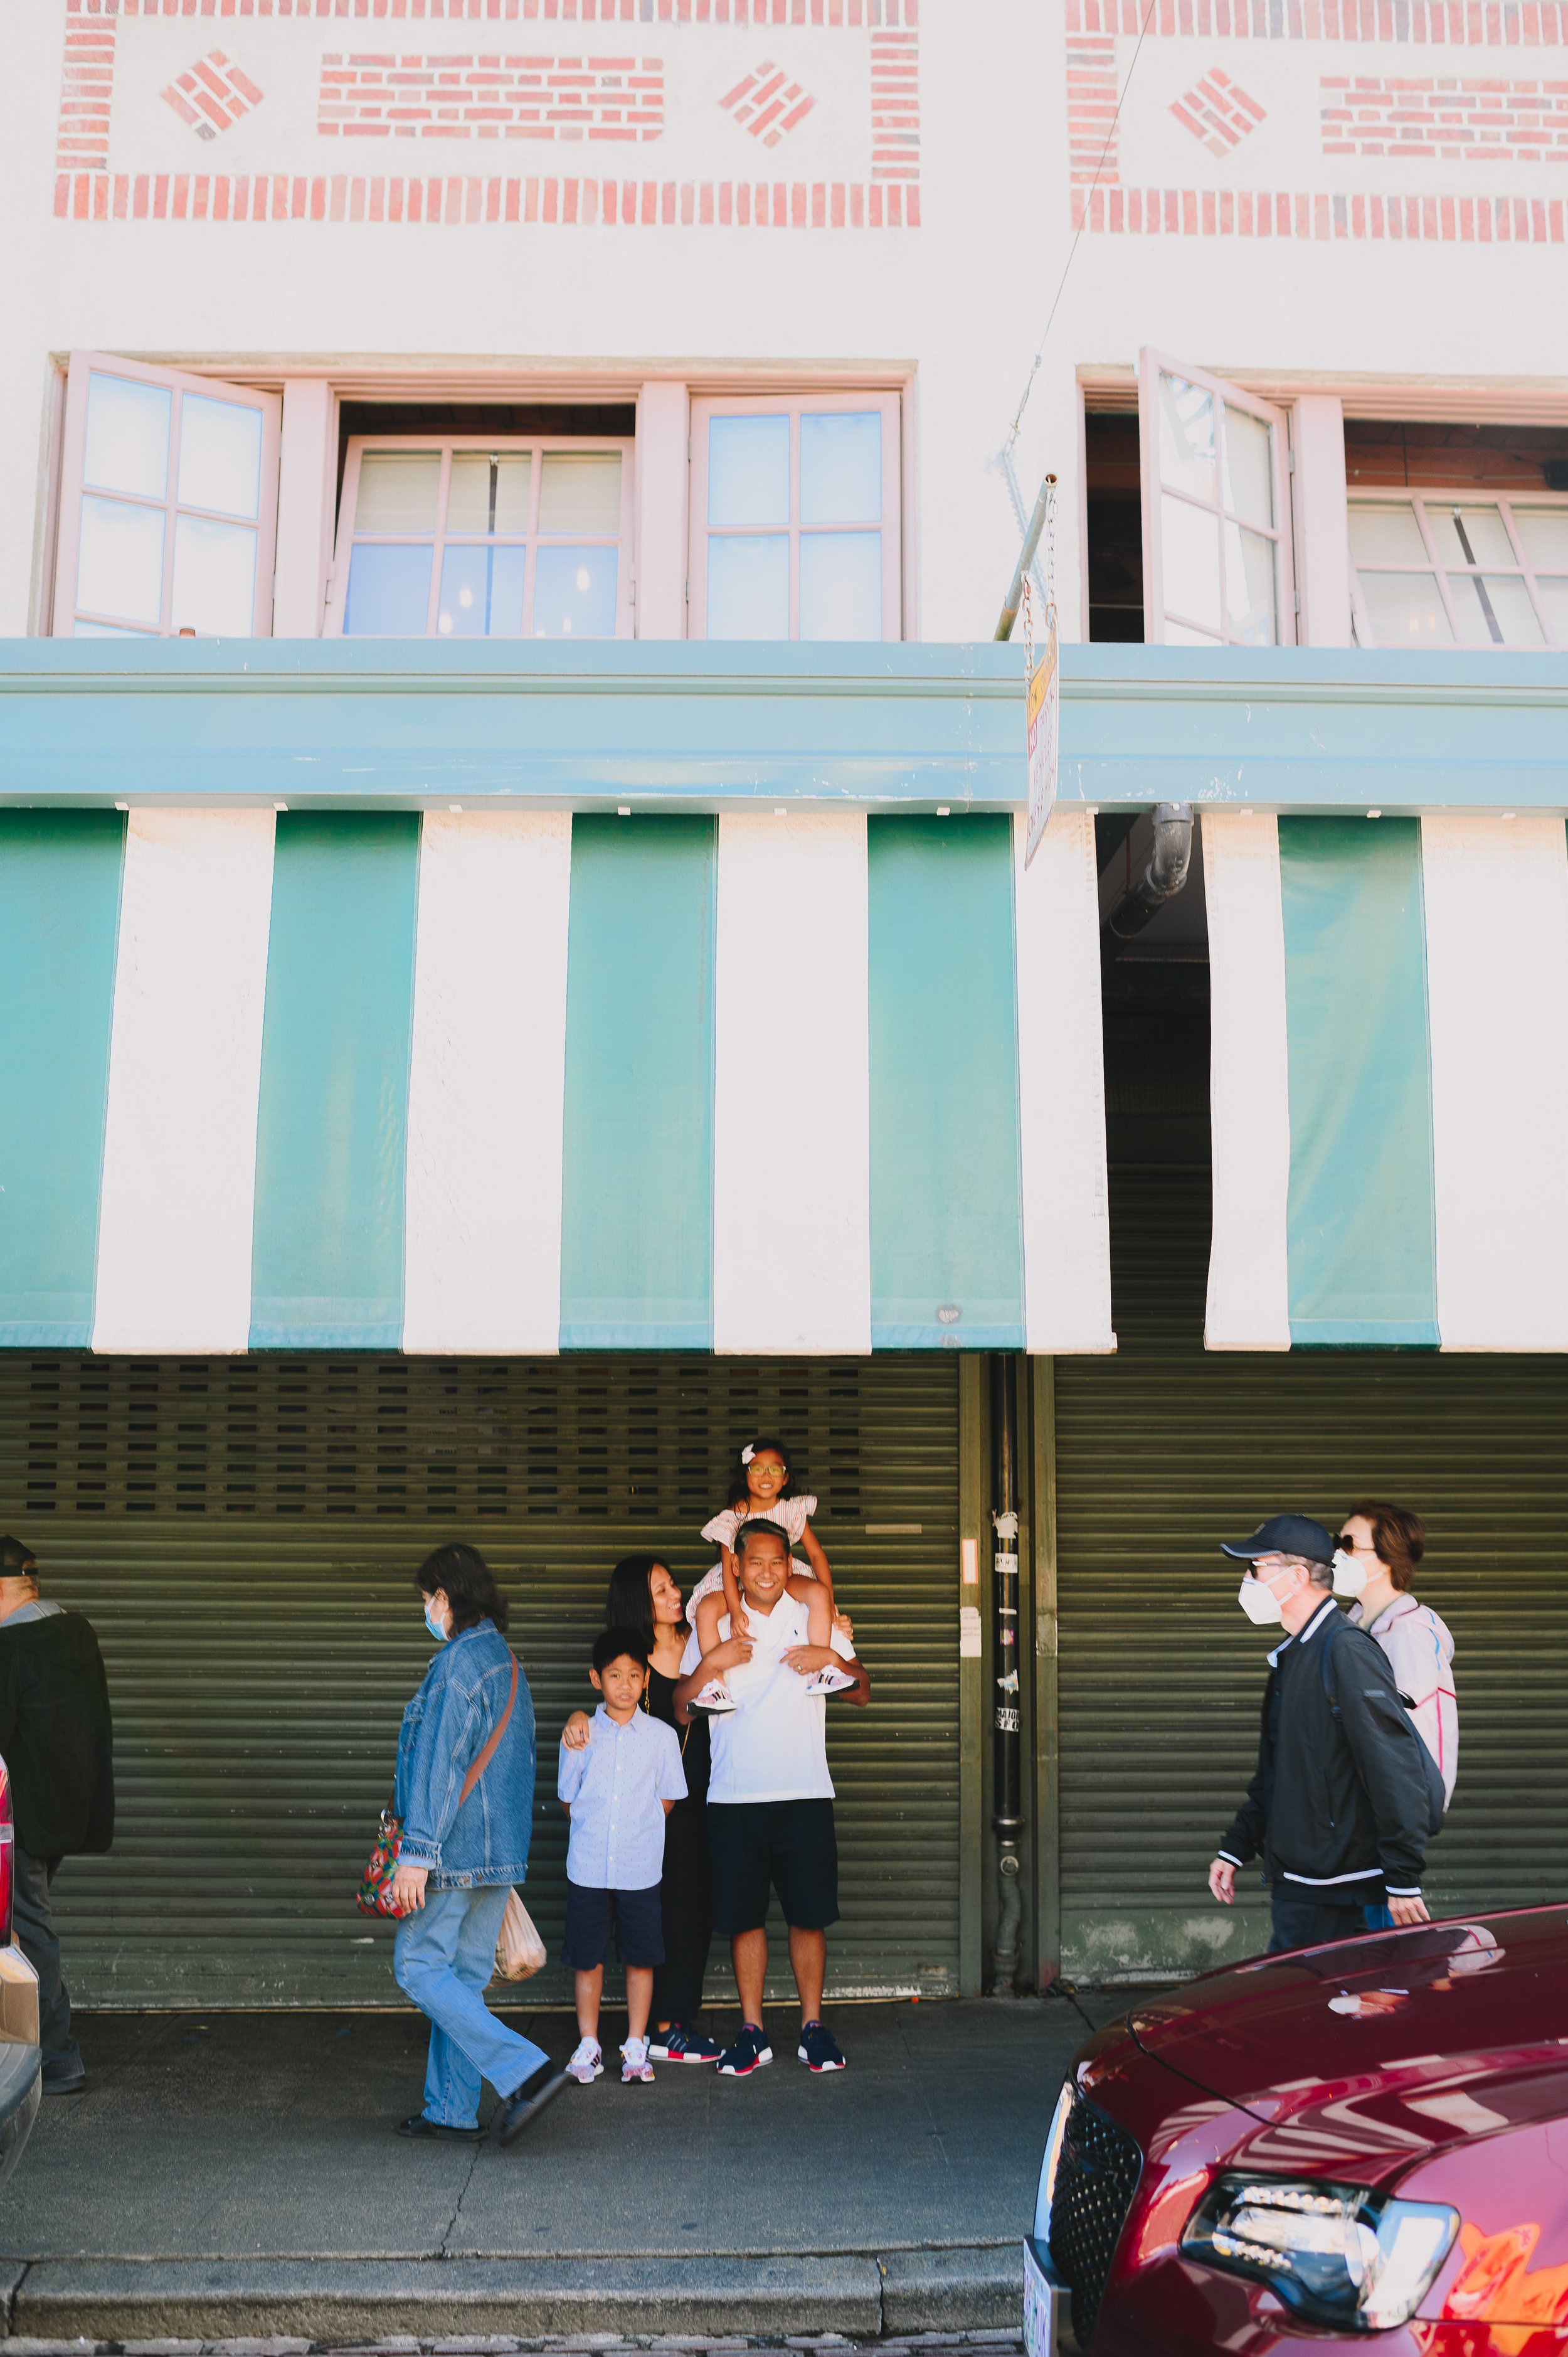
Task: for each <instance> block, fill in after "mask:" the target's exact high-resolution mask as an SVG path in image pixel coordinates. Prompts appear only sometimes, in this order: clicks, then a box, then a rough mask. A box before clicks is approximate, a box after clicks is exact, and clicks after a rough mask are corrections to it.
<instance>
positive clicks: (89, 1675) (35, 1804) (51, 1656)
mask: <svg viewBox="0 0 1568 2357" xmlns="http://www.w3.org/2000/svg"><path fill="white" fill-rule="evenodd" d="M0 1758H3V1759H4V1760H5V1765H6V1767H7V1769H8V1770H10V1775H11V1806H12V1811H13V1813H14V1815H15V1817H16V1838H17V1840H18V1841H19V1842H20V1843H21V1845H22V1847H23V1848H24V1849H25V1850H27V1851H28V1852H30V1854H31V1855H32V1856H33V1857H48V1858H56V1857H73V1856H74V1855H75V1854H76V1853H77V1852H78V1851H80V1850H102V1849H107V1848H108V1847H109V1845H110V1843H111V1842H112V1841H113V1838H114V1760H113V1725H112V1722H111V1719H110V1715H109V1681H108V1680H107V1678H106V1677H105V1676H104V1674H103V1660H102V1654H101V1653H100V1652H99V1651H98V1640H97V1638H96V1637H95V1636H94V1635H93V1633H92V1624H91V1621H90V1620H84V1619H83V1618H82V1616H81V1613H80V1612H51V1613H48V1615H47V1616H46V1617H45V1618H44V1619H43V1620H23V1621H21V1622H3V1621H0Z"/></svg>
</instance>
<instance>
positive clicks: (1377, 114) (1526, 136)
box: [1319, 74, 1568, 164]
mask: <svg viewBox="0 0 1568 2357" xmlns="http://www.w3.org/2000/svg"><path fill="white" fill-rule="evenodd" d="M1319 88H1320V90H1321V91H1322V94H1323V152H1324V154H1325V155H1326V156H1442V157H1443V158H1444V159H1445V160H1446V161H1448V162H1461V163H1468V164H1498V163H1509V164H1540V163H1542V162H1545V163H1552V164H1568V81H1545V82H1541V81H1502V80H1500V79H1499V80H1487V81H1456V80H1455V81H1449V80H1444V81H1434V80H1432V79H1431V78H1427V79H1426V80H1417V79H1415V78H1414V77H1409V78H1407V77H1405V76H1401V77H1400V78H1399V79H1398V80H1397V81H1394V80H1388V81H1384V80H1380V79H1379V78H1377V77H1375V76H1371V75H1366V76H1363V75H1357V76H1356V77H1355V78H1354V79H1352V78H1350V77H1349V76H1348V75H1343V74H1335V75H1329V74H1326V75H1325V76H1324V77H1323V80H1322V81H1321V82H1320V84H1319Z"/></svg>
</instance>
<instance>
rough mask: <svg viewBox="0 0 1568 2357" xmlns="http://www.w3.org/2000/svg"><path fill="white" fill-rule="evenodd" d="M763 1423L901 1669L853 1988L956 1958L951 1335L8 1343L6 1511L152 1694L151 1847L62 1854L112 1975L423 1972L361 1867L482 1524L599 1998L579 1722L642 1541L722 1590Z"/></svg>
mask: <svg viewBox="0 0 1568 2357" xmlns="http://www.w3.org/2000/svg"><path fill="white" fill-rule="evenodd" d="M758 1428H763V1429H777V1430H779V1431H781V1432H783V1433H784V1434H785V1435H786V1436H787V1437H789V1439H790V1441H791V1444H792V1446H795V1447H796V1448H798V1452H799V1454H800V1458H801V1459H802V1460H803V1462H804V1464H805V1466H806V1469H807V1470H808V1472H809V1475H810V1479H811V1487H812V1488H813V1489H814V1490H815V1491H817V1492H818V1494H819V1496H820V1498H821V1500H822V1511H821V1513H820V1515H819V1518H818V1522H817V1524H816V1527H817V1529H818V1531H819V1533H820V1534H821V1536H822V1541H823V1544H825V1546H826V1548H827V1550H828V1554H829V1556H830V1559H831V1560H832V1565H833V1569H834V1574H835V1577H836V1581H837V1584H838V1589H839V1594H840V1598H841V1600H842V1602H843V1607H844V1609H846V1610H848V1611H849V1612H850V1613H851V1614H852V1616H853V1618H854V1624H855V1635H856V1641H857V1644H858V1645H859V1646H860V1647H861V1648H862V1650H863V1651H864V1653H865V1658H866V1660H867V1662H868V1663H870V1664H871V1666H872V1669H873V1672H874V1674H875V1680H876V1685H875V1695H874V1699H873V1702H872V1705H871V1707H870V1708H869V1709H868V1710H865V1711H855V1710H851V1709H849V1708H847V1707H844V1706H830V1710H829V1721H828V1748H829V1757H830V1760H831V1762H832V1770H833V1775H834V1779H835V1781H836V1783H837V1786H838V1792H839V1802H840V1805H839V1812H838V1819H839V1837H840V1847H841V1854H842V1883H843V1893H842V1904H843V1922H842V1923H841V1925H840V1927H839V1929H838V1931H837V1932H836V1933H835V1934H834V1936H833V1941H832V1961H831V1977H830V1987H831V1988H832V1990H833V1991H834V1992H835V1993H836V1994H838V1995H841V1996H845V1995H851V1994H860V1995H867V1996H869V1995H882V1994H887V1993H893V1992H904V1991H908V1992H915V1991H920V1992H924V1993H928V1994H942V1993H944V1992H946V1991H949V1990H952V1989H955V1988H956V1986H957V1976H958V1843H959V1818H958V1676H957V1672H958V1662H957V1650H958V1649H957V1613H956V1610H955V1605H956V1594H955V1588H956V1569H955V1566H956V1559H957V1554H958V1546H957V1521H958V1502H957V1480H958V1386H957V1380H956V1367H955V1365H954V1362H953V1361H952V1360H951V1359H950V1358H947V1357H938V1356H935V1355H932V1356H929V1357H918V1356H915V1355H910V1356H908V1357H902V1358H897V1357H890V1358H888V1359H886V1360H877V1361H766V1362H751V1361H716V1360H714V1359H712V1358H703V1357H694V1358H693V1359H690V1360H682V1359H680V1358H678V1357H673V1356H670V1357H665V1356H661V1357H660V1358H657V1359H655V1358H651V1357H650V1358H647V1359H582V1360H571V1359H566V1360H561V1361H553V1360H546V1361H499V1362H489V1361H472V1360H466V1361H457V1362H452V1363H446V1362H443V1361H435V1360H408V1359H401V1358H382V1357H366V1356H358V1357H337V1356H325V1355H323V1356H314V1355H313V1356H305V1357H298V1358H293V1357H283V1356H279V1357H275V1358H274V1357H267V1358H251V1359H232V1360H229V1359H223V1360H194V1361H183V1360H172V1359H165V1360H157V1361H149V1360H111V1359H93V1358H88V1357H78V1356H71V1355H68V1354H50V1355H48V1356H42V1355H38V1354H23V1353H19V1352H17V1353H9V1354H5V1355H4V1356H0V1526H4V1527H5V1528H10V1529H16V1530H19V1531H20V1532H21V1534H23V1535H24V1536H25V1537H26V1539H27V1541H28V1543H29V1544H31V1545H33V1546H34V1547H36V1548H37V1549H38V1555H39V1556H40V1559H41V1562H42V1564H43V1566H44V1577H45V1584H46V1589H47V1592H48V1594H50V1595H51V1596H54V1597H56V1598H59V1601H60V1602H62V1603H65V1604H69V1605H72V1606H75V1607H79V1608H80V1609H82V1610H84V1611H85V1612H87V1613H88V1614H89V1615H90V1616H91V1619H92V1620H93V1622H94V1624H95V1626H96V1627H97V1629H98V1631H99V1634H100V1638H101V1640H102V1647H103V1652H104V1658H105V1660H106V1662H107V1664H108V1669H109V1678H110V1684H111V1687H112V1689H113V1696H114V1704H115V1712H116V1730H117V1732H116V1754H117V1760H118V1770H119V1793H120V1822H119V1835H118V1838H117V1840H116V1843H115V1847H114V1849H113V1853H112V1854H111V1855H110V1856H109V1857H105V1858H102V1859H94V1858H83V1859H80V1860H74V1861H72V1862H71V1863H70V1865H69V1866H68V1867H66V1869H65V1871H64V1873H63V1874H62V1876H61V1878H60V1881H59V1884H58V1886H57V1902H58V1910H59V1924H60V1930H61V1936H62V1938H63V1940H64V1942H65V1943H66V1952H67V1957H68V1971H69V1978H70V1986H71V1989H72V1993H73V1995H74V1996H76V1997H77V1999H78V2001H79V2002H81V2003H83V2004H89V2005H105V2004H107V2005H127V2006H140V2005H190V2006H202V2005H214V2004H223V2003H229V2004H243V2005H256V2004H279V2005H289V2004H350V2005H378V2004H388V2003H393V2002H397V2001H398V1999H397V1992H396V1990H395V1988H394V1986H393V1985H392V1977H391V1973H390V1970H389V1959H390V1953H391V1933H390V1930H389V1929H387V1928H384V1927H380V1926H373V1925H372V1924H371V1923H370V1922H369V1921H366V1920H365V1919H363V1918H362V1917H360V1916H359V1915H357V1914H356V1913H355V1912H354V1909H353V1903H352V1901H353V1891H354V1887H355V1884H356V1882H357V1880H358V1878H359V1874H360V1868H361V1867H362V1865H363V1862H364V1857H365V1854H366V1852H367V1850H368V1848H369V1846H370V1841H371V1835H372V1834H373V1831H374V1827H375V1819H376V1813H377V1811H378V1810H379V1808H380V1806H381V1802H382V1800H383V1799H384V1798H385V1796H386V1794H387V1792H388V1791H389V1789H390V1785H391V1781H392V1763H393V1760H394V1757H395V1753H396V1747H397V1729H398V1721H399V1718H400V1716H401V1714H402V1710H403V1704H404V1702H405V1701H406V1700H407V1698H408V1696H409V1695H410V1694H411V1693H412V1692H413V1688H414V1686H415V1685H416V1684H417V1683H418V1681H419V1679H420V1677H421V1676H422V1675H423V1674H424V1667H425V1664H426V1663H427V1662H428V1660H429V1643H428V1640H427V1639H426V1637H425V1635H424V1628H423V1623H422V1620H421V1617H420V1613H419V1609H418V1605H417V1601H416V1599H415V1597H414V1595H413V1589H412V1587H411V1585H410V1580H411V1576H412V1573H413V1567H414V1566H415V1565H416V1564H417V1563H418V1562H419V1561H420V1559H421V1558H422V1557H423V1555H424V1554H425V1553H427V1552H428V1550H429V1549H430V1548H431V1547H432V1546H435V1545H436V1544H439V1543H440V1542H441V1541H442V1540H443V1539H446V1538H448V1537H451V1536H455V1535H462V1536H467V1537H471V1538H473V1539H474V1540H475V1541H476V1542H477V1543H478V1544H479V1545H480V1546H481V1547H482V1548H483V1549H484V1550H485V1552H486V1554H487V1555H489V1559H490V1561H491V1562H492V1564H493V1565H494V1566H495V1568H496V1570H497V1572H498V1575H499V1577H500V1580H501V1584H502V1586H503V1587H504V1589H505V1591H506V1593H507V1595H508V1597H509V1598H510V1600H511V1603H512V1610H513V1619H512V1633H513V1636H514V1638H515V1641H516V1642H517V1645H518V1649H519V1652H520V1656H521V1661H522V1663H523V1666H524V1668H525V1669H526V1671H527V1673H528V1676H529V1680H530V1684H531V1685H532V1691H533V1695H534V1702H535V1706H536V1709H537V1712H538V1717H539V1727H540V1779H539V1792H538V1803H537V1812H538V1813H537V1820H536V1830H535V1837H534V1849H533V1859H532V1873H531V1876H530V1879H529V1882H528V1885H527V1894H526V1895H527V1898H528V1902H529V1905H530V1908H531V1909H532V1910H533V1911H534V1913H535V1916H536V1919H537V1921H538V1922H539V1926H540V1929H541V1932H542V1933H543V1935H544V1938H545V1939H546V1941H547V1942H548V1943H549V1944H550V1947H551V1952H552V1964H551V1966H550V1968H549V1970H548V1971H547V1973H546V1974H544V1975H541V1977H540V1979H539V1980H538V1981H536V1982H534V1983H533V1984H532V1985H531V1988H530V1992H529V1993H530V1996H537V1997H538V1998H539V1999H540V2000H541V2001H543V2002H553V2001H559V2000H560V1999H562V1998H563V1997H564V1995H565V1987H564V1979H563V1976H562V1975H560V1973H559V1972H558V1970H557V1969H556V1967H555V1965H554V1963H553V1958H554V1955H555V1953H557V1951H558V1946H559V1941H560V1934H561V1917H562V1910H563V1899H564V1857H565V1824H564V1818H563V1816H562V1814H561V1812H560V1809H559V1806H558V1804H557V1803H556V1801H555V1798H554V1764H555V1763H554V1747H555V1743H556V1739H557V1738H558V1735H559V1732H560V1727H561V1724H562V1721H563V1720H564V1717H565V1716H566V1713H567V1711H568V1710H569V1709H571V1708H572V1707H573V1706H575V1705H576V1704H577V1703H579V1702H585V1701H588V1700H590V1699H591V1689H590V1688H589V1686H588V1684H587V1678H586V1668H585V1663H586V1654H587V1648H588V1646H589V1644H590V1642H591V1641H592V1636H593V1632H594V1631H595V1629H596V1627H597V1626H598V1625H599V1620H598V1615H599V1612H600V1609H601V1607H602V1603H603V1597H604V1586H605V1579H606V1576H607V1572H608V1570H609V1567H610V1566H611V1565H612V1564H613V1563H614V1562H615V1560H616V1559H617V1557H618V1556H619V1555H623V1554H628V1553H630V1552H631V1551H632V1550H634V1549H638V1550H640V1549H650V1548H651V1549H657V1550H659V1551H660V1552H662V1553H665V1554H667V1555H668V1556H669V1558H670V1561H671V1566H672V1567H673V1568H674V1569H675V1570H676V1571H677V1573H678V1575H679V1576H680V1577H681V1578H682V1582H683V1584H685V1585H686V1586H688V1587H689V1586H690V1584H691V1582H692V1580H693V1577H695V1576H696V1575H697V1574H698V1573H700V1572H701V1571H702V1570H703V1569H704V1568H705V1567H706V1566H707V1563H708V1561H709V1560H710V1559H711V1556H710V1551H709V1550H707V1549H706V1548H705V1547H704V1545H703V1542H702V1541H701V1540H700V1539H699V1538H698V1536H697V1533H698V1531H699V1529H700V1527H701V1525H702V1523H703V1522H705V1521H706V1519H707V1518H708V1516H709V1515H710V1514H711V1513H712V1512H714V1510H715V1509H716V1507H717V1506H718V1505H719V1504H720V1503H721V1502H722V1497H721V1491H722V1485H723V1479H724V1474H725V1467H726V1462H727V1459H728V1457H729V1454H730V1452H731V1451H732V1450H733V1449H734V1448H735V1447H736V1445H737V1441H738V1439H739V1438H740V1437H744V1436H745V1434H746V1432H747V1431H749V1430H755V1429H758ZM888 1526H893V1527H888ZM722 1945H723V1943H715V1953H714V1972H713V1977H712V1983H711V1986H712V1987H713V1989H714V1993H715V1995H722V1994H723V1992H724V1991H725V1987H726V1986H727V1964H726V1959H725V1956H724V1955H723V1953H722ZM782 1961H783V1953H782V1942H781V1941H780V1942H779V1943H776V1962H778V1963H779V1964H782ZM785 1979H786V1981H787V1973H786V1975H785Z"/></svg>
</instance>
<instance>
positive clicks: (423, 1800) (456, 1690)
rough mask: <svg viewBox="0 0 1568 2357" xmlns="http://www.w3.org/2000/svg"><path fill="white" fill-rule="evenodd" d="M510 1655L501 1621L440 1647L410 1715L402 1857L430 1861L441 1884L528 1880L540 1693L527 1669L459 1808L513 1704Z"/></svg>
mask: <svg viewBox="0 0 1568 2357" xmlns="http://www.w3.org/2000/svg"><path fill="white" fill-rule="evenodd" d="M510 1687H511V1655H510V1651H509V1649H508V1646H507V1642H506V1640H505V1638H504V1637H503V1636H502V1635H501V1634H500V1632H499V1630H498V1629H497V1627H496V1625H495V1623H494V1621H493V1620H479V1621H477V1622H476V1623H475V1625H474V1626H473V1628H471V1629H465V1630H464V1631H463V1632H462V1634H461V1635H460V1636H457V1637H453V1638H451V1639H449V1640H448V1641H447V1642H446V1644H445V1645H442V1646H441V1647H439V1649H438V1650H437V1652H436V1654H435V1660H434V1661H433V1662H432V1663H431V1664H430V1667H429V1669H428V1670H426V1672H425V1674H424V1684H423V1685H422V1686H421V1687H420V1689H419V1692H418V1693H417V1694H416V1695H414V1697H413V1701H412V1702H411V1703H410V1704H409V1706H408V1708H407V1709H406V1710H405V1711H404V1712H403V1731H402V1733H401V1734H400V1735H399V1737H398V1744H397V1786H396V1792H395V1796H394V1799H393V1803H392V1806H393V1807H394V1809H395V1810H396V1812H397V1813H398V1815H399V1816H400V1817H401V1818H402V1819H403V1847H402V1850H401V1852H400V1857H401V1859H402V1861H403V1864H405V1865H407V1866H423V1867H428V1868H429V1872H430V1888H431V1889H433V1890H472V1889H478V1888H480V1887H481V1886H482V1885H484V1884H487V1883H517V1882H521V1880H522V1878H523V1877H524V1875H525V1874H526V1873H527V1871H528V1838H529V1834H530V1832H531V1830H532V1823H533V1697H532V1695H531V1694H530V1693H529V1691H528V1680H527V1679H526V1678H525V1677H524V1676H523V1674H522V1672H521V1668H520V1669H519V1671H518V1675H517V1700H516V1701H515V1702H514V1703H513V1705H512V1711H511V1717H510V1720H509V1721H508V1723H507V1730H506V1733H505V1734H504V1735H503V1736H502V1738H501V1739H500V1742H499V1744H498V1746H497V1747H496V1751H495V1756H494V1758H493V1759H492V1760H491V1761H490V1764H489V1767H488V1768H487V1769H486V1770H485V1772H484V1774H483V1775H482V1776H481V1777H480V1779H479V1781H478V1783H477V1784H476V1785H475V1787H474V1789H473V1791H472V1792H470V1793H469V1795H468V1797H467V1801H466V1802H465V1803H463V1805H462V1807H461V1808H459V1807H458V1805H457V1796H458V1794H459V1793H460V1792H461V1791H462V1789H463V1779H464V1777H465V1776H466V1775H467V1772H468V1770H469V1769H470V1768H471V1767H472V1766H473V1764H474V1761H475V1760H477V1759H478V1756H479V1753H480V1752H481V1751H482V1750H483V1749H484V1748H485V1745H486V1744H487V1743H488V1742H489V1738H490V1736H491V1734H492V1733H493V1731H494V1729H495V1726H496V1723H497V1721H498V1720H499V1717H500V1715H501V1713H502V1711H503V1710H505V1708H506V1698H507V1695H508V1694H509V1692H510Z"/></svg>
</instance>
